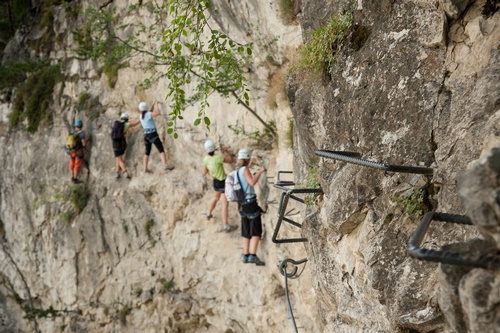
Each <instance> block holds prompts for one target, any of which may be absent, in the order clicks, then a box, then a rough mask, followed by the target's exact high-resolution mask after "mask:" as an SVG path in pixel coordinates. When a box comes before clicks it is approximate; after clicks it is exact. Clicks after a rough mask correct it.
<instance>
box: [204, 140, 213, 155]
mask: <svg viewBox="0 0 500 333" xmlns="http://www.w3.org/2000/svg"><path fill="white" fill-rule="evenodd" d="M205 151H206V152H207V153H211V152H214V151H215V145H214V142H213V141H212V140H207V141H205Z"/></svg>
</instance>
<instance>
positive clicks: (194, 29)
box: [74, 0, 252, 138]
mask: <svg viewBox="0 0 500 333" xmlns="http://www.w3.org/2000/svg"><path fill="white" fill-rule="evenodd" d="M141 6H142V2H140V4H139V5H133V6H130V8H129V9H130V11H129V12H128V13H125V14H124V15H131V14H133V12H134V11H137V10H139V8H140V7H141ZM147 6H148V7H147V8H148V10H149V11H150V12H151V13H152V14H153V17H154V18H153V19H152V20H149V21H148V23H147V24H143V23H141V22H140V21H139V20H135V21H133V22H131V23H127V24H123V25H120V26H118V27H117V28H116V31H115V29H114V28H112V27H113V24H112V23H113V22H120V21H122V19H121V18H120V17H118V16H116V14H115V13H114V12H110V11H108V10H104V9H103V10H101V9H95V8H89V9H87V10H86V12H85V19H84V22H85V23H84V24H83V25H82V26H81V27H80V28H79V29H77V30H76V31H75V32H74V34H75V40H76V41H77V43H78V51H77V53H78V56H79V57H80V58H81V59H94V60H99V61H100V62H101V63H102V64H103V66H104V72H105V73H107V75H108V79H109V80H110V84H112V82H113V80H114V78H115V75H116V73H117V70H118V69H119V66H120V65H122V64H123V63H124V61H125V60H127V59H128V58H130V57H133V56H136V55H138V54H140V55H142V57H143V58H141V59H144V61H142V60H141V62H140V63H141V66H142V68H143V69H144V70H145V71H148V72H149V73H150V77H149V78H148V79H146V80H145V81H144V82H142V87H143V88H144V89H147V88H149V87H150V86H151V85H152V84H153V83H155V82H157V81H158V80H159V79H161V78H165V79H167V82H168V83H167V87H166V88H167V92H166V96H165V99H167V100H168V101H169V103H170V104H169V106H170V110H171V111H170V113H169V116H170V119H171V120H170V121H169V122H168V123H167V125H168V130H167V133H169V134H173V136H174V138H177V137H178V134H177V121H178V120H183V115H182V114H183V111H184V109H185V108H186V107H187V106H189V105H192V104H197V105H199V111H198V114H197V116H196V119H195V120H194V125H196V126H199V125H201V124H203V125H204V126H206V127H207V129H208V128H209V127H210V125H211V121H210V118H209V117H208V116H207V115H206V110H207V108H208V107H209V104H208V96H209V95H210V94H212V93H213V92H217V93H219V94H220V95H221V96H223V97H235V98H236V99H237V101H238V102H239V103H245V104H246V105H248V104H249V95H248V91H249V89H248V88H247V83H246V78H245V76H244V72H245V70H244V69H245V68H244V67H245V66H244V65H245V64H246V63H247V62H248V61H249V60H248V59H249V57H250V56H251V55H252V44H240V43H238V42H236V41H234V40H232V39H231V38H229V37H228V36H227V35H225V34H224V33H223V32H221V31H218V30H216V29H213V28H212V27H211V26H210V23H209V21H210V20H211V19H212V18H211V12H212V11H214V9H213V8H212V3H211V1H209V0H200V1H192V0H182V1H179V0H167V1H165V2H164V3H163V4H159V3H156V2H155V1H153V2H150V3H148V4H147ZM122 32H125V33H122ZM206 32H208V33H209V36H208V38H206ZM121 36H126V37H121ZM158 44H159V46H158V47H155V45H158ZM112 66H115V67H112ZM193 84H194V85H195V89H194V90H193V89H192V87H193ZM188 87H189V89H188ZM191 92H192V93H191Z"/></svg>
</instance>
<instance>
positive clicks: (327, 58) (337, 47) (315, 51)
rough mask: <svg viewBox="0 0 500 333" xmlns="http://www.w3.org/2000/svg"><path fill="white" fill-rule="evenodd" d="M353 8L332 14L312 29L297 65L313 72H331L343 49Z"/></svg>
mask: <svg viewBox="0 0 500 333" xmlns="http://www.w3.org/2000/svg"><path fill="white" fill-rule="evenodd" d="M353 11H354V10H353V9H350V10H348V11H346V12H345V14H343V15H341V14H333V15H332V16H331V17H330V20H329V21H328V22H327V24H326V25H325V26H324V27H322V28H320V29H318V30H316V31H314V33H313V34H312V36H311V37H310V39H309V40H308V41H307V42H306V43H305V44H304V47H303V48H302V49H301V50H300V59H299V61H298V66H299V67H300V68H309V69H312V70H313V71H315V72H318V73H322V72H323V71H326V72H327V73H331V72H332V70H333V67H334V66H335V64H336V63H337V56H338V54H339V53H340V52H341V51H342V50H343V48H344V46H345V43H346V41H347V37H348V36H349V32H350V28H351V26H352V21H353Z"/></svg>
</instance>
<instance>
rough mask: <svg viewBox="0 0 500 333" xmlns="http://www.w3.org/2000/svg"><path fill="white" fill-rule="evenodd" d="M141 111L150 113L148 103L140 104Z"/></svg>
mask: <svg viewBox="0 0 500 333" xmlns="http://www.w3.org/2000/svg"><path fill="white" fill-rule="evenodd" d="M139 110H140V111H148V105H147V104H146V102H140V103H139Z"/></svg>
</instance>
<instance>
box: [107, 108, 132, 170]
mask: <svg viewBox="0 0 500 333" xmlns="http://www.w3.org/2000/svg"><path fill="white" fill-rule="evenodd" d="M120 122H122V123H123V138H120V139H113V138H112V139H111V140H112V144H113V153H114V155H115V160H116V165H115V171H116V173H115V179H119V178H120V177H121V173H120V171H123V176H124V177H125V178H127V179H130V173H129V172H128V169H127V165H126V164H125V159H124V155H125V150H127V140H126V138H125V135H126V134H127V131H128V129H129V128H130V126H131V125H130V123H129V122H128V114H127V113H125V112H124V113H122V114H121V116H120Z"/></svg>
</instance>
